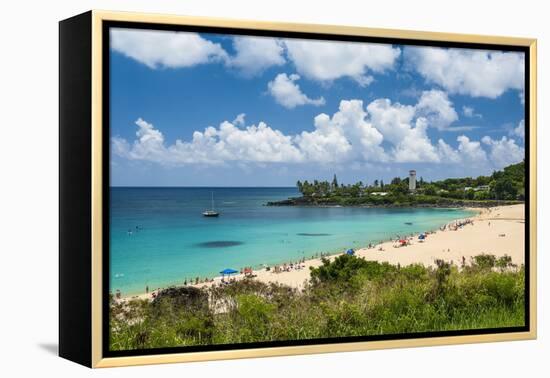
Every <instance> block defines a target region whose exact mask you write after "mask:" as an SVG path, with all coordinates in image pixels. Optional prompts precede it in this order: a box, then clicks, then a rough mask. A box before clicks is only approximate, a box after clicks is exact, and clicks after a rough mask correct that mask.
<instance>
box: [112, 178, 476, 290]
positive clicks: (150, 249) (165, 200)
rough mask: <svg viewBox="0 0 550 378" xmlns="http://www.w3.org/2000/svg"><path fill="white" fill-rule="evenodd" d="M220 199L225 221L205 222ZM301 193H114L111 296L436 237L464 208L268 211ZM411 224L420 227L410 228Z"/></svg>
mask: <svg viewBox="0 0 550 378" xmlns="http://www.w3.org/2000/svg"><path fill="white" fill-rule="evenodd" d="M212 194H213V196H214V207H215V210H216V211H218V212H220V216H219V217H217V218H208V217H204V216H203V215H202V212H203V211H204V210H207V209H210V208H211V196H212ZM296 196H299V193H298V191H297V189H296V188H294V187H121V186H119V187H111V196H110V290H111V291H115V290H117V289H118V290H120V291H121V292H122V293H123V295H128V294H137V293H142V292H144V291H145V287H146V286H148V287H149V288H150V289H155V288H157V287H166V286H169V285H177V284H182V283H183V282H184V281H185V280H190V279H195V277H201V278H204V277H214V276H217V275H219V272H220V271H221V270H223V269H226V268H232V269H236V270H239V269H240V268H242V267H244V266H254V267H258V266H261V265H262V264H266V265H273V264H280V263H283V262H288V261H296V260H298V259H301V258H306V259H307V258H311V257H312V256H314V255H315V254H318V253H321V252H324V253H337V252H341V251H344V250H345V249H347V248H358V247H361V246H365V245H367V244H369V243H371V242H372V243H376V242H379V241H382V240H387V239H389V238H393V237H395V236H396V235H403V234H410V233H416V232H421V231H426V230H431V229H434V228H437V227H439V226H440V225H442V224H444V223H447V222H449V221H451V220H453V219H457V218H464V217H467V216H469V215H470V214H471V212H468V211H466V210H459V209H416V208H407V209H381V208H360V207H322V208H317V207H287V206H281V207H279V206H265V204H266V203H267V202H269V201H276V200H282V199H286V198H288V197H296ZM405 222H410V223H412V225H408V224H405Z"/></svg>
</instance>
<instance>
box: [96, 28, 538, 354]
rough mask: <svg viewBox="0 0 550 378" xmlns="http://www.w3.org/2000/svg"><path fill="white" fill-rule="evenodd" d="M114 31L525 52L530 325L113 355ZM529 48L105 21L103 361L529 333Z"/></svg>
mask: <svg viewBox="0 0 550 378" xmlns="http://www.w3.org/2000/svg"><path fill="white" fill-rule="evenodd" d="M111 28H131V29H140V30H167V31H185V32H197V33H211V34H221V35H249V36H262V37H277V38H297V39H310V40H330V41H344V42H367V43H383V44H392V45H405V46H411V45H412V46H425V47H443V48H467V49H480V50H499V51H515V52H523V53H524V55H525V76H524V82H525V84H524V93H525V104H524V121H525V138H524V148H525V317H524V318H525V325H524V326H520V327H502V328H486V329H470V330H455V331H433V332H419V333H407V334H387V335H371V336H349V337H335V338H319V339H309V340H283V341H266V342H256V343H239V344H214V345H200V346H181V347H166V348H154V349H135V350H123V351H111V350H110V349H109V334H110V332H109V330H110V326H109V276H110V257H109V251H110V250H109V248H110V177H111V172H110V137H111V134H110V66H109V64H110V38H109V31H110V29H111ZM529 52H530V51H529V47H528V46H515V45H499V44H485V43H470V42H445V41H426V40H419V39H407V38H393V37H391V38H390V37H368V36H357V35H335V34H324V33H308V32H288V31H271V30H254V29H244V28H242V29H241V28H228V27H213V26H196V25H168V24H159V23H146V22H131V21H102V68H103V77H102V92H103V93H102V100H101V101H102V143H103V153H102V176H103V180H102V186H103V187H102V191H103V196H102V206H103V219H102V229H103V240H102V248H103V262H102V296H103V298H102V315H103V316H102V330H101V332H102V356H103V357H104V358H105V357H127V356H141V355H158V354H173V353H192V352H207V351H224V350H238V349H257V348H270V347H284V346H303V345H319V344H325V345H330V344H339V343H350V342H362V341H383V340H400V339H403V340H405V339H424V338H433V337H449V336H467V335H486V334H502V333H512V332H529V331H530V329H531V328H530V326H531V324H530V315H531V314H530V295H529V294H530V270H531V266H530V265H531V263H530V259H529V257H530V253H529V252H530V236H531V234H530V199H531V198H530V197H531V193H530V187H531V184H530V167H531V162H530V143H531V142H530V124H531V122H530V112H529V108H530V76H531V73H530V63H531V62H530V60H531V57H530V53H529Z"/></svg>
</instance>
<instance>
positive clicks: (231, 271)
mask: <svg viewBox="0 0 550 378" xmlns="http://www.w3.org/2000/svg"><path fill="white" fill-rule="evenodd" d="M235 273H239V271H238V270H235V269H231V268H227V269H224V270H222V271H221V272H220V274H223V275H224V276H225V275H226V274H227V275H230V274H235Z"/></svg>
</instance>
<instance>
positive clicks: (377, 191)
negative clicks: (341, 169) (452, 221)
mask: <svg viewBox="0 0 550 378" xmlns="http://www.w3.org/2000/svg"><path fill="white" fill-rule="evenodd" d="M296 186H297V188H298V190H299V191H300V193H301V194H302V197H300V198H290V199H288V200H283V201H275V202H270V203H268V205H271V206H285V205H286V206H289V205H290V206H292V205H317V206H319V205H321V206H322V205H342V206H360V205H369V206H422V205H424V206H441V207H459V206H470V207H484V206H496V205H502V204H514V203H519V202H521V201H523V200H524V199H525V162H521V163H518V164H512V165H510V166H508V167H505V168H504V169H503V170H501V171H495V172H493V174H491V175H490V176H479V177H476V178H472V177H465V178H450V179H445V180H439V181H433V182H427V181H424V180H423V178H422V177H421V178H420V179H419V180H418V181H417V184H416V190H415V191H414V192H410V191H409V178H408V177H407V178H404V179H401V178H400V177H395V178H393V179H392V180H391V182H390V183H387V184H385V183H384V181H383V180H374V182H373V183H372V185H367V184H364V183H363V182H361V181H360V182H358V183H355V184H353V185H344V184H339V183H338V179H337V178H336V175H335V176H334V178H333V180H332V182H328V181H318V180H315V181H313V182H311V183H310V182H308V181H307V180H306V181H303V182H302V181H298V182H297V183H296Z"/></svg>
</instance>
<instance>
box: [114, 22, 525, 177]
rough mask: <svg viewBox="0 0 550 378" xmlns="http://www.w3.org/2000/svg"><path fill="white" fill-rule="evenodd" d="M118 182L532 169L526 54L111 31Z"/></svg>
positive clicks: (432, 174)
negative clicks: (525, 162) (527, 151)
mask: <svg viewBox="0 0 550 378" xmlns="http://www.w3.org/2000/svg"><path fill="white" fill-rule="evenodd" d="M110 61H111V65H110V67H111V121H110V123H111V152H112V153H111V184H112V185H117V186H118V185H126V186H292V185H294V184H295V182H296V180H298V179H300V180H304V179H308V180H313V179H330V178H331V177H332V175H333V174H334V173H336V174H337V175H338V177H339V179H340V181H343V182H347V183H352V182H356V181H359V180H362V181H363V182H368V183H370V182H372V181H373V180H374V179H384V180H389V179H391V177H394V176H402V177H403V176H406V174H407V172H408V170H409V169H416V170H417V172H418V175H419V176H423V177H424V179H427V180H434V179H439V178H445V177H457V176H476V175H479V174H487V173H490V172H492V171H493V170H495V169H500V168H502V167H503V166H505V165H508V164H511V163H515V162H518V161H521V160H522V159H523V156H524V140H523V138H524V137H523V119H524V104H523V100H522V99H523V97H522V96H523V75H524V57H523V54H522V53H517V52H500V51H481V50H466V49H443V48H427V47H422V48H420V47H407V46H398V45H395V46H391V45H381V44H365V43H347V42H312V41H307V40H290V39H285V40H282V39H275V38H259V37H256V38H250V37H246V36H245V37H241V36H219V35H211V34H195V33H184V32H177V33H176V32H160V31H144V30H136V29H134V30H132V29H113V30H112V31H111V53H110Z"/></svg>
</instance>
